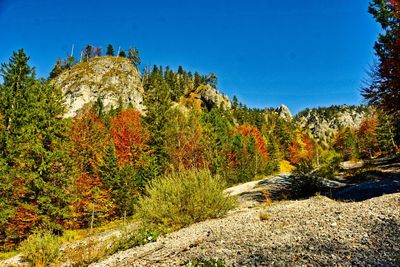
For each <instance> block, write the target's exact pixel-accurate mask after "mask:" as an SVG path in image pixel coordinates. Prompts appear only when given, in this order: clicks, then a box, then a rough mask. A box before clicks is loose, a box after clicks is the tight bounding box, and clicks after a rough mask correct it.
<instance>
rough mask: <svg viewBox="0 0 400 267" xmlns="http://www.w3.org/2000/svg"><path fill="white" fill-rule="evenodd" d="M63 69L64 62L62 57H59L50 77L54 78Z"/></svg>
mask: <svg viewBox="0 0 400 267" xmlns="http://www.w3.org/2000/svg"><path fill="white" fill-rule="evenodd" d="M62 71H63V64H62V61H61V59H58V60H57V62H56V64H55V65H54V67H53V69H52V70H51V72H50V75H49V79H54V78H56V77H57V76H58V75H60V74H61V72H62Z"/></svg>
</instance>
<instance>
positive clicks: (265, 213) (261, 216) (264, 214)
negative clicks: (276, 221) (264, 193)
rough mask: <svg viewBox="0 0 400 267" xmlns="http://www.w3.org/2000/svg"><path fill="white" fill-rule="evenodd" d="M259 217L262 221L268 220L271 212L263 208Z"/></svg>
mask: <svg viewBox="0 0 400 267" xmlns="http://www.w3.org/2000/svg"><path fill="white" fill-rule="evenodd" d="M259 217H260V220H261V221H266V220H268V219H269V214H268V213H267V212H266V211H265V210H262V211H260V214H259Z"/></svg>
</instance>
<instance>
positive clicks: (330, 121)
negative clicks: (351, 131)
mask: <svg viewBox="0 0 400 267" xmlns="http://www.w3.org/2000/svg"><path fill="white" fill-rule="evenodd" d="M370 112H372V110H371V109H370V108H368V107H365V106H347V105H342V106H331V107H328V108H314V109H306V110H304V111H302V112H300V113H299V114H297V115H296V122H297V124H298V125H299V126H300V127H301V128H303V129H305V130H306V131H309V132H310V133H311V134H312V135H314V137H316V138H317V139H319V140H320V141H321V142H322V144H324V143H328V142H329V141H330V140H331V139H332V138H333V137H334V135H335V134H336V133H337V131H338V130H339V129H342V128H346V127H349V128H357V127H359V125H360V123H361V122H362V120H363V119H364V117H365V116H366V115H367V114H369V113H370Z"/></svg>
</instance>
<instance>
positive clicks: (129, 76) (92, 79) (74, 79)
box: [54, 56, 143, 117]
mask: <svg viewBox="0 0 400 267" xmlns="http://www.w3.org/2000/svg"><path fill="white" fill-rule="evenodd" d="M54 83H55V84H56V85H58V86H59V87H60V88H61V89H62V92H63V94H64V96H65V103H66V106H67V110H68V112H67V113H66V114H65V117H73V116H75V115H76V114H77V112H78V111H79V110H80V109H81V108H82V107H84V106H85V105H89V104H93V103H94V102H96V101H98V99H101V100H102V101H103V105H104V108H105V109H106V110H109V109H110V108H111V107H117V106H118V105H119V104H120V103H121V104H123V105H124V106H126V105H128V104H131V105H132V106H133V107H134V108H136V109H138V110H140V111H141V110H143V105H142V101H143V86H142V83H141V80H140V74H139V71H138V70H137V68H136V67H135V66H134V65H133V64H132V62H131V61H129V60H128V59H126V58H121V57H108V56H106V57H96V58H92V59H90V60H88V61H86V62H81V63H79V64H77V65H75V66H74V67H72V68H71V69H69V70H67V71H64V72H63V73H61V74H60V75H59V76H58V77H57V78H56V79H55V80H54Z"/></svg>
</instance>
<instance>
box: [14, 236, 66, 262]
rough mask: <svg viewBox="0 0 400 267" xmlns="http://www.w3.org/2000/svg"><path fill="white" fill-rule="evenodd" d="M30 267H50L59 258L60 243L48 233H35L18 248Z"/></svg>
mask: <svg viewBox="0 0 400 267" xmlns="http://www.w3.org/2000/svg"><path fill="white" fill-rule="evenodd" d="M19 250H20V251H21V253H22V255H23V257H24V259H25V260H27V261H28V262H30V264H31V266H36V267H39V266H50V265H51V264H54V263H55V262H56V261H57V260H58V259H59V258H60V256H61V252H60V241H59V239H58V238H57V237H55V236H54V235H53V234H51V233H50V232H42V233H36V234H34V235H32V236H30V237H29V238H28V239H26V240H25V241H23V242H22V243H21V245H20V247H19Z"/></svg>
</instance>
